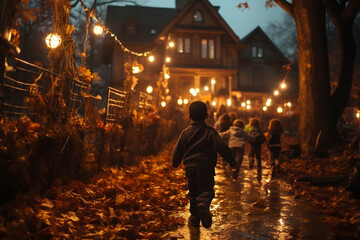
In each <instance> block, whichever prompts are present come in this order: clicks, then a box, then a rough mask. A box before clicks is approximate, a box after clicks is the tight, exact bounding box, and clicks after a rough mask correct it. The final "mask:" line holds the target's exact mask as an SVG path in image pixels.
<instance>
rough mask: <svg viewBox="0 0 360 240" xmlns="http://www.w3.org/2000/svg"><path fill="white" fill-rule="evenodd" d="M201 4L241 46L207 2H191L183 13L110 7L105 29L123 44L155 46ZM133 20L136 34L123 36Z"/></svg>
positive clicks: (166, 9) (153, 8)
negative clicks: (124, 27) (148, 44)
mask: <svg viewBox="0 0 360 240" xmlns="http://www.w3.org/2000/svg"><path fill="white" fill-rule="evenodd" d="M199 2H202V3H203V4H204V5H205V7H207V8H208V10H209V11H210V12H211V13H212V14H213V15H214V17H215V18H216V19H217V20H218V22H219V23H220V24H221V25H222V26H223V27H224V29H225V30H226V32H227V33H228V34H229V35H230V36H231V38H232V39H233V40H234V42H235V43H240V40H239V37H238V36H237V35H236V34H235V33H234V31H233V30H232V29H231V27H230V26H229V25H228V24H227V23H226V21H225V20H224V19H223V18H222V17H221V16H220V14H219V13H218V9H219V7H214V6H213V5H212V4H211V3H210V2H209V1H208V0H190V1H188V2H187V3H186V5H185V6H184V7H183V8H182V9H173V8H156V7H141V6H108V8H107V15H106V23H105V25H106V26H107V27H108V28H109V29H110V31H111V32H113V33H114V34H115V35H116V36H117V37H118V38H119V40H120V41H122V42H126V43H130V42H131V43H154V42H156V41H159V40H160V39H161V38H162V37H163V36H165V35H166V34H167V33H168V32H169V31H170V30H171V29H172V28H173V27H174V26H175V25H176V24H177V23H178V21H180V20H181V19H182V17H184V15H185V14H186V13H187V12H188V11H189V10H190V9H191V8H192V7H193V6H194V5H195V4H196V3H199ZM131 19H132V20H133V21H134V22H135V24H136V26H137V31H136V32H137V33H136V34H134V35H129V34H124V33H123V25H124V23H126V22H127V21H129V20H131ZM153 30H155V31H153ZM217 30H218V29H217Z"/></svg>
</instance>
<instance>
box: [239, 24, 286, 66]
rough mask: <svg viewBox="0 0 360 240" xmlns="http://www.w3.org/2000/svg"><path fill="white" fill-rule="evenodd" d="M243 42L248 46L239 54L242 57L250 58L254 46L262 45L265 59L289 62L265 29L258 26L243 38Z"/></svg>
mask: <svg viewBox="0 0 360 240" xmlns="http://www.w3.org/2000/svg"><path fill="white" fill-rule="evenodd" d="M242 43H243V44H246V45H247V47H246V48H245V49H244V50H243V51H242V52H241V53H240V54H239V58H240V59H249V58H251V57H252V51H253V48H257V47H261V48H262V49H263V55H264V56H263V58H264V59H265V60H272V61H279V62H284V63H285V62H288V60H287V59H286V58H285V56H284V54H283V53H282V52H281V51H280V50H279V49H278V48H277V47H276V46H275V44H274V43H273V42H272V41H271V40H270V39H269V37H268V36H267V35H266V34H265V33H264V31H263V30H262V29H261V28H260V27H257V28H255V29H254V30H253V31H252V32H251V33H249V34H248V35H247V36H245V37H244V38H243V39H242Z"/></svg>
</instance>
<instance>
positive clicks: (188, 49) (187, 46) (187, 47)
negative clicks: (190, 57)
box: [185, 38, 191, 53]
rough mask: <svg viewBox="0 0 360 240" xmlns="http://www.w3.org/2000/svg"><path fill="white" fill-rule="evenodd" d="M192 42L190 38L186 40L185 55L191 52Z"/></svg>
mask: <svg viewBox="0 0 360 240" xmlns="http://www.w3.org/2000/svg"><path fill="white" fill-rule="evenodd" d="M190 49H191V42H190V38H185V53H190V52H191V50H190Z"/></svg>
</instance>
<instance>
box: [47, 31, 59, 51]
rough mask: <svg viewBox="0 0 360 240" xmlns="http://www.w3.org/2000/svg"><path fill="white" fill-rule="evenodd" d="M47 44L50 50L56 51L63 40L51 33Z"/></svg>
mask: <svg viewBox="0 0 360 240" xmlns="http://www.w3.org/2000/svg"><path fill="white" fill-rule="evenodd" d="M45 43H46V46H47V47H48V48H51V49H54V48H57V47H59V46H60V44H61V38H60V36H59V35H57V34H55V33H50V34H49V35H47V36H46V38H45Z"/></svg>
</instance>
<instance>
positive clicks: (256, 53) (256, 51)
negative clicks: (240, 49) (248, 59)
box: [251, 46, 263, 58]
mask: <svg viewBox="0 0 360 240" xmlns="http://www.w3.org/2000/svg"><path fill="white" fill-rule="evenodd" d="M251 55H252V57H253V58H262V57H263V48H262V47H259V46H253V47H252V48H251Z"/></svg>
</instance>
